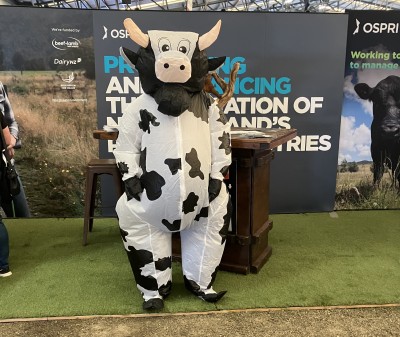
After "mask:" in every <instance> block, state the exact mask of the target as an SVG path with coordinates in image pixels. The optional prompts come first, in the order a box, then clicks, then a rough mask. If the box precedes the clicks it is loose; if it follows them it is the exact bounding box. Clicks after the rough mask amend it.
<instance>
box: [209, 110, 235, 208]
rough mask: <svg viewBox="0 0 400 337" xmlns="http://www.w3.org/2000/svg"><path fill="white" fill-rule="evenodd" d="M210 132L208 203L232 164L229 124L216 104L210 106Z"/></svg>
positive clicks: (217, 190)
mask: <svg viewBox="0 0 400 337" xmlns="http://www.w3.org/2000/svg"><path fill="white" fill-rule="evenodd" d="M209 121H210V131H211V176H210V184H209V189H208V191H209V195H210V202H211V201H212V200H214V198H215V197H216V196H217V195H218V194H219V191H220V189H221V184H222V181H223V179H224V176H225V174H226V173H227V172H228V170H229V165H230V164H231V162H232V157H231V142H230V134H229V133H230V128H231V126H230V124H229V122H228V120H227V119H226V117H225V115H224V112H223V111H222V110H220V108H219V107H218V106H217V104H216V103H213V104H212V105H211V106H210V116H209Z"/></svg>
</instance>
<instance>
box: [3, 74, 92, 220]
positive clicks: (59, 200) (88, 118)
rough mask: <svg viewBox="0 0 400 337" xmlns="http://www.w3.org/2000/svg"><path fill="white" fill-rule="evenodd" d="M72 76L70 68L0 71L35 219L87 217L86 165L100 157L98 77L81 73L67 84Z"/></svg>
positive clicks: (21, 169)
mask: <svg viewBox="0 0 400 337" xmlns="http://www.w3.org/2000/svg"><path fill="white" fill-rule="evenodd" d="M68 76H71V72H68V73H67V72H56V71H23V72H20V71H14V72H1V73H0V79H1V81H2V82H3V84H5V85H6V86H7V90H8V95H9V98H10V102H11V105H12V108H13V110H14V114H15V118H16V120H17V122H18V124H19V127H20V138H21V141H22V147H21V149H18V150H16V153H15V160H16V167H17V170H18V172H19V175H20V177H21V179H22V182H23V185H24V187H25V193H26V195H27V199H28V204H29V207H30V210H31V214H32V216H36V217H68V216H82V214H83V193H84V186H85V176H84V172H85V171H84V170H85V165H86V163H87V162H88V161H89V159H90V158H92V157H95V156H98V141H97V140H95V139H93V136H92V131H93V130H94V129H96V128H97V113H96V97H95V81H94V80H90V79H87V78H86V77H85V76H84V74H83V72H78V71H76V72H73V73H72V77H73V81H71V83H69V84H68V86H67V85H66V82H64V81H63V78H64V79H68ZM72 77H71V78H72ZM71 78H69V79H68V80H70V79H71Z"/></svg>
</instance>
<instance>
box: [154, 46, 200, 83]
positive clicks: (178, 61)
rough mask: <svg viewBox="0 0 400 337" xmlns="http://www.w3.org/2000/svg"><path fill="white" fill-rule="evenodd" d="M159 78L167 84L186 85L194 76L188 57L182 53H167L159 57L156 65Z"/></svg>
mask: <svg viewBox="0 0 400 337" xmlns="http://www.w3.org/2000/svg"><path fill="white" fill-rule="evenodd" d="M155 72H156V76H157V78H158V79H159V80H160V81H162V82H165V83H185V82H187V81H188V80H189V78H190V76H191V75H192V66H191V64H190V60H189V59H188V57H187V56H186V55H184V54H182V53H180V52H174V51H170V52H165V53H162V54H160V55H159V56H158V58H157V60H156V65H155Z"/></svg>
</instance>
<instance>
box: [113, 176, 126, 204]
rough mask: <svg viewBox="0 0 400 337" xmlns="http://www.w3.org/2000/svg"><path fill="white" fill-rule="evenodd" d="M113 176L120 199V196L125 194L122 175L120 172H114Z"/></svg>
mask: <svg viewBox="0 0 400 337" xmlns="http://www.w3.org/2000/svg"><path fill="white" fill-rule="evenodd" d="M113 178H114V186H115V192H116V193H117V199H119V198H120V196H121V195H122V194H124V190H123V182H122V177H121V175H120V174H119V173H118V174H113Z"/></svg>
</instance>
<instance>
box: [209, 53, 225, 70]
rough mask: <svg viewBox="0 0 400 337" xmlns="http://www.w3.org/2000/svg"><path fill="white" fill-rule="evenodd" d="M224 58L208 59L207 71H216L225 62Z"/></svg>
mask: <svg viewBox="0 0 400 337" xmlns="http://www.w3.org/2000/svg"><path fill="white" fill-rule="evenodd" d="M225 59H226V57H225V56H221V57H214V58H209V59H208V71H214V70H216V69H218V68H219V67H220V66H222V64H223V63H224V62H225Z"/></svg>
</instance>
